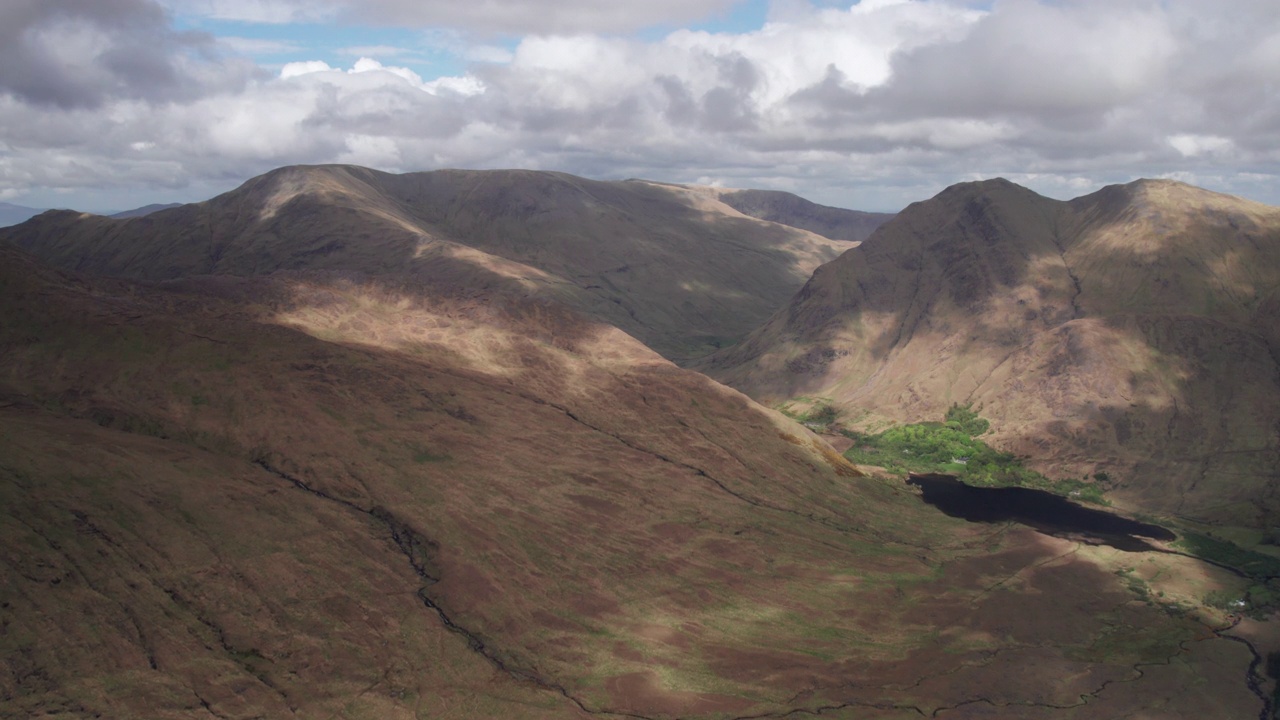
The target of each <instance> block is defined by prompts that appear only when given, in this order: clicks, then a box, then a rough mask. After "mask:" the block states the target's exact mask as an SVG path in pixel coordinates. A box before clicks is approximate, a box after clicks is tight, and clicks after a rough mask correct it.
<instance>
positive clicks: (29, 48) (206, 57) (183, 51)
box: [0, 0, 251, 108]
mask: <svg viewBox="0 0 1280 720" xmlns="http://www.w3.org/2000/svg"><path fill="white" fill-rule="evenodd" d="M250 71H251V68H250V67H249V66H248V65H246V64H242V63H236V62H234V61H232V62H226V63H221V62H220V61H218V60H217V59H216V57H215V52H214V41H213V38H212V37H210V36H209V35H206V34H203V33H194V32H177V31H175V30H173V28H172V27H171V25H170V24H169V18H168V17H167V16H166V14H165V12H164V11H163V10H162V9H161V7H160V6H159V5H157V4H156V3H155V2H153V1H152V0H6V2H5V3H3V4H0V93H6V94H9V95H12V96H14V97H17V98H19V99H21V100H23V101H25V102H31V103H35V104H38V105H51V106H57V107H61V108H74V107H96V106H99V105H101V104H102V103H104V102H106V101H108V100H109V99H121V98H125V99H147V100H158V101H163V100H172V99H181V98H190V97H195V96H198V95H200V94H201V93H203V92H207V91H208V90H210V89H211V88H212V86H214V85H219V84H221V85H230V86H234V85H236V84H237V83H241V82H243V80H244V79H245V78H246V77H247V76H248V75H249V74H250Z"/></svg>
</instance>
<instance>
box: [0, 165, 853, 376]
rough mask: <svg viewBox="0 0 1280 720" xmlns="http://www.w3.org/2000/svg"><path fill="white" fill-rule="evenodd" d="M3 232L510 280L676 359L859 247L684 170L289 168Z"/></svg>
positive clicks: (128, 273) (78, 256) (110, 260)
mask: <svg viewBox="0 0 1280 720" xmlns="http://www.w3.org/2000/svg"><path fill="white" fill-rule="evenodd" d="M830 210H831V212H832V213H834V214H836V215H839V214H840V213H842V212H843V213H846V214H848V215H850V216H851V217H859V218H860V217H861V216H859V215H857V214H855V213H853V212H852V211H840V210H837V209H835V208H831V209H830ZM9 237H11V238H13V239H14V240H15V241H16V242H18V243H19V244H20V245H21V246H22V247H25V248H28V249H30V250H31V251H32V252H34V253H36V254H38V255H39V256H40V257H42V258H44V259H46V260H49V261H50V262H54V263H56V264H58V265H59V266H61V267H66V268H72V269H76V270H80V271H86V272H93V273H101V274H108V275H115V276H120V277H128V278H134V279H140V280H164V279H171V278H175V277H181V276H185V275H191V274H207V273H215V274H236V275H249V274H261V273H269V272H273V271H276V270H286V269H299V268H311V269H333V270H341V271H343V272H358V273H374V274H377V273H384V272H388V271H392V270H394V271H395V272H397V273H406V272H421V273H422V274H423V275H424V276H429V277H431V278H433V279H434V278H437V277H441V276H449V277H456V278H457V279H461V278H462V277H463V276H467V277H468V280H467V282H468V283H469V284H470V285H471V286H473V287H476V288H477V289H482V288H485V287H488V286H491V285H494V284H507V285H512V284H517V285H520V286H522V287H523V288H524V292H529V293H536V294H538V295H540V296H543V297H547V298H554V299H557V300H560V301H563V302H566V303H568V304H569V305H571V306H573V307H575V308H578V309H580V310H583V311H584V312H587V313H588V314H590V315H591V316H593V317H596V318H599V319H601V320H603V321H605V322H608V323H610V324H612V325H614V326H616V327H619V328H621V329H623V330H624V331H626V332H628V333H630V334H631V335H633V336H635V337H636V338H638V339H639V340H641V341H642V342H644V343H645V344H647V345H649V346H650V347H652V348H654V349H656V350H658V351H659V352H661V353H663V354H664V355H666V356H668V357H671V358H675V359H689V358H692V357H697V356H698V355H702V354H705V353H706V352H708V351H710V350H714V349H716V348H718V347H721V346H724V345H727V344H730V343H732V342H733V341H735V340H737V339H738V338H740V337H741V336H743V335H745V334H746V333H747V332H749V331H750V330H752V329H754V328H755V327H756V326H757V325H759V324H760V323H761V322H763V321H764V320H765V319H766V318H767V317H768V316H769V315H770V314H771V313H772V312H773V311H774V310H775V309H777V307H778V306H779V305H781V304H782V303H784V302H785V301H786V300H787V298H789V297H790V296H791V295H792V294H793V293H794V292H795V291H796V290H797V289H799V288H800V287H801V286H802V285H803V284H804V282H805V280H806V279H808V277H809V275H810V274H811V273H812V272H813V270H814V269H815V268H817V267H818V266H819V265H821V264H822V263H824V262H827V261H828V260H832V259H834V258H835V257H836V256H837V255H839V254H840V253H841V252H843V251H844V250H846V249H848V248H849V247H850V246H851V243H849V242H847V241H842V240H832V239H830V238H827V237H824V236H821V235H818V234H815V233H812V232H808V231H805V230H800V229H798V228H794V227H791V226H787V225H781V224H778V223H773V222H767V221H761V220H758V219H756V218H753V217H749V216H747V215H744V214H742V213H740V212H738V211H737V210H734V209H733V208H732V207H730V206H728V205H726V204H724V203H722V202H719V201H718V200H717V199H716V196H715V194H713V193H707V192H700V191H698V190H697V189H687V188H683V187H680V186H670V185H663V184H657V183H647V182H643V181H626V182H600V181H592V180H586V179H583V178H577V177H573V176H570V175H564V174H560V173H545V172H531V171H461V170H445V171H437V172H428V173H411V174H407V175H390V174H387V173H380V172H376V171H373V170H368V169H365V168H356V167H350V166H323V167H290V168H282V169H280V170H277V171H274V172H272V173H268V174H267V175H264V176H262V177H259V178H255V179H253V180H250V181H249V182H248V183H245V185H244V186H242V187H240V188H238V189H237V190H234V191H232V192H230V193H227V194H225V195H221V196H219V197H217V198H214V199H212V200H209V201H207V202H204V203H196V204H192V205H185V206H181V207H178V208H173V209H169V210H163V211H160V212H157V213H154V214H150V215H148V216H146V217H142V218H136V219H132V220H129V221H127V222H119V221H118V220H115V219H111V218H104V217H90V216H85V215H84V214H82V213H75V212H70V211H67V212H62V213H56V214H48V215H44V216H42V217H41V218H40V221H39V223H38V224H37V225H35V226H28V227H26V228H24V229H23V230H22V231H21V232H20V233H16V232H15V233H13V234H10V235H9Z"/></svg>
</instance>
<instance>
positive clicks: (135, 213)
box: [111, 203, 182, 220]
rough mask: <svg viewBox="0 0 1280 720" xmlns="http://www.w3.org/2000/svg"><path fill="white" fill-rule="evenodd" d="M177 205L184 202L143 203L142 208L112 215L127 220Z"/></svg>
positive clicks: (180, 205)
mask: <svg viewBox="0 0 1280 720" xmlns="http://www.w3.org/2000/svg"><path fill="white" fill-rule="evenodd" d="M176 207H182V203H163V204H159V203H152V204H151V205H143V206H142V207H140V208H134V209H132V210H125V211H124V212H118V213H113V214H112V215H111V217H113V218H116V219H117V220H125V219H128V218H135V217H146V216H147V215H150V214H151V213H155V212H160V211H161V210H171V209H173V208H176Z"/></svg>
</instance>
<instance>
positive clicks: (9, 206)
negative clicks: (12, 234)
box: [0, 202, 44, 227]
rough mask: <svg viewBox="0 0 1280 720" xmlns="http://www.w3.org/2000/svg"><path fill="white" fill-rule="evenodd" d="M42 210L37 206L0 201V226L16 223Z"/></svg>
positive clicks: (24, 220)
mask: <svg viewBox="0 0 1280 720" xmlns="http://www.w3.org/2000/svg"><path fill="white" fill-rule="evenodd" d="M42 212H44V210H40V209H37V208H29V207H23V206H22V205H14V204H13V203H7V202H0V227H8V226H9V225H17V224H18V223H22V222H26V221H27V220H29V219H30V218H33V217H35V216H36V215H39V214H40V213H42Z"/></svg>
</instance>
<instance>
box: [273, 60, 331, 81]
mask: <svg viewBox="0 0 1280 720" xmlns="http://www.w3.org/2000/svg"><path fill="white" fill-rule="evenodd" d="M332 70H333V68H331V67H329V63H327V62H325V61H323V60H304V61H302V62H291V63H285V65H284V67H282V68H280V79H281V80H288V79H289V78H292V77H298V76H299V75H310V74H311V73H318V72H330V71H332Z"/></svg>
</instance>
